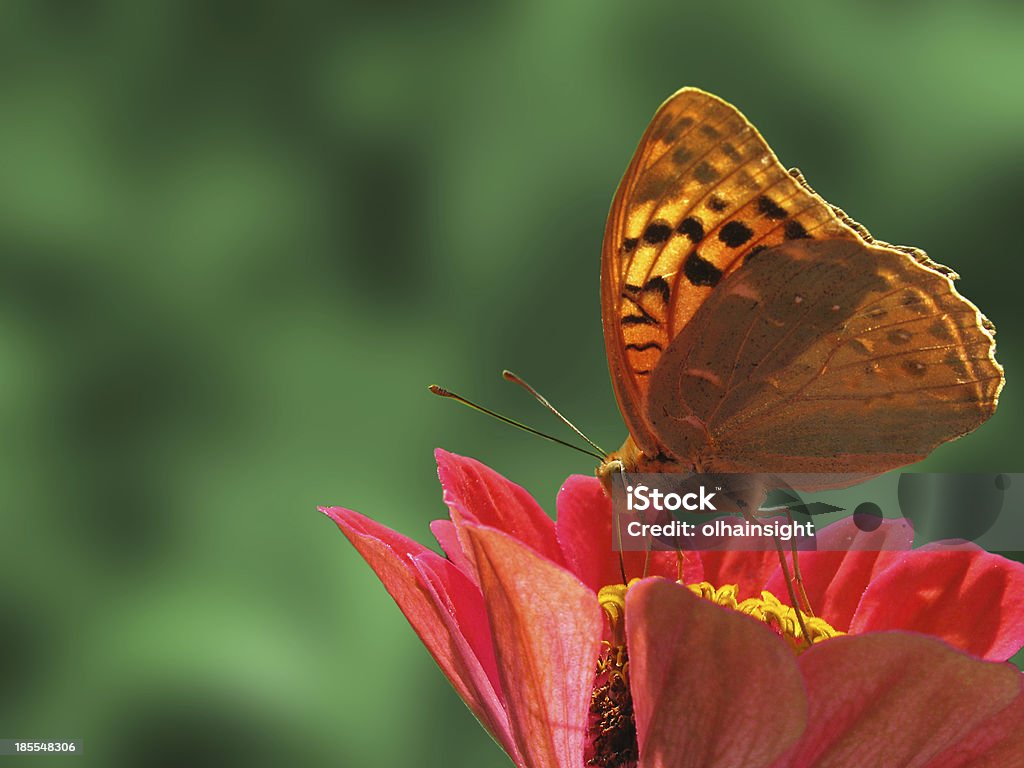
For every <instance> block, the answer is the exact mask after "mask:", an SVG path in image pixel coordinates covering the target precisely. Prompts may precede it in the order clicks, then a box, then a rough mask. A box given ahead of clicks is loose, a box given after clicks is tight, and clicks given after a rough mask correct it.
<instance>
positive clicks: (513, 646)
mask: <svg viewBox="0 0 1024 768" xmlns="http://www.w3.org/2000/svg"><path fill="white" fill-rule="evenodd" d="M465 531H466V533H467V535H468V538H469V539H470V540H471V541H472V543H473V545H474V547H475V552H476V562H477V567H478V568H479V571H480V583H481V585H482V586H483V592H484V596H485V600H486V604H487V611H488V614H489V616H490V623H491V628H492V631H493V633H494V634H493V636H494V650H495V655H496V657H497V660H498V674H499V676H500V678H501V681H502V688H503V689H504V691H505V704H506V708H507V710H508V713H509V719H510V720H511V723H512V732H513V734H514V735H515V740H516V743H517V744H518V746H519V750H520V752H521V753H522V755H523V757H524V758H525V760H526V764H527V765H529V766H530V768H563V767H564V766H582V765H583V750H584V743H585V738H586V725H587V713H588V708H589V703H590V692H591V690H592V689H593V684H594V673H595V669H596V664H597V655H598V648H599V645H600V639H601V632H602V630H603V625H604V619H603V615H602V612H601V609H600V608H599V607H598V604H597V597H596V596H595V595H594V593H593V592H592V591H591V590H590V589H588V588H587V587H586V586H584V585H583V584H581V583H580V582H579V580H578V579H576V577H575V576H573V575H572V574H571V573H569V572H568V571H566V570H565V569H564V568H561V567H559V566H556V565H554V564H553V563H552V562H550V561H549V560H546V559H544V558H543V557H541V556H540V555H538V554H537V553H536V552H535V551H534V550H532V549H530V548H529V547H526V546H524V545H523V544H522V543H520V542H519V541H517V540H516V539H514V538H512V537H510V536H508V535H506V534H505V533H502V532H501V531H497V530H494V529H493V528H484V527H478V526H466V528H465Z"/></svg>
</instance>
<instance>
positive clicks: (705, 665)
mask: <svg viewBox="0 0 1024 768" xmlns="http://www.w3.org/2000/svg"><path fill="white" fill-rule="evenodd" d="M626 633H627V638H628V640H627V642H628V647H629V669H630V679H631V683H630V686H631V688H632V692H633V704H634V708H635V711H636V725H637V738H638V742H639V746H640V766H641V768H704V767H705V766H743V768H759V766H767V765H770V764H771V763H772V761H773V760H774V759H775V758H776V757H777V756H778V755H779V754H780V753H782V752H783V751H784V750H786V749H787V748H788V747H789V746H790V745H791V744H793V743H794V742H795V741H796V740H797V739H798V738H799V736H800V733H801V732H802V731H803V729H804V725H805V722H806V716H807V702H806V699H805V697H804V692H803V685H802V683H801V681H800V674H799V672H798V670H797V665H796V658H795V657H794V656H793V653H792V652H791V651H790V650H789V648H788V647H787V645H786V644H785V643H784V642H782V641H780V640H779V638H778V637H777V636H776V635H775V634H773V633H772V632H771V630H769V629H768V628H767V627H765V626H764V625H761V624H759V623H758V622H756V621H754V620H753V619H751V618H750V617H748V616H743V615H741V614H739V613H736V612H734V611H730V610H728V609H725V608H721V607H719V606H717V605H714V604H712V603H710V602H707V601H705V600H701V599H700V598H698V597H696V596H694V595H693V594H692V593H690V591H689V590H687V589H686V588H685V587H683V586H680V585H678V584H674V583H672V582H669V581H666V580H663V579H648V580H645V581H642V582H640V583H639V584H637V585H636V586H634V587H632V588H631V589H630V590H629V592H628V593H627V595H626Z"/></svg>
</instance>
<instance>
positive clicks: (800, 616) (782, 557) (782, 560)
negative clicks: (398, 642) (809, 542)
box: [772, 534, 810, 644]
mask: <svg viewBox="0 0 1024 768" xmlns="http://www.w3.org/2000/svg"><path fill="white" fill-rule="evenodd" d="M772 539H773V540H774V541H775V551H776V552H778V553H779V565H781V566H782V578H784V579H785V580H786V590H787V591H788V592H789V599H790V601H791V602H792V604H793V607H794V608H795V609H796V621H797V624H799V625H800V632H801V633H802V635H803V638H804V641H805V642H806V643H808V644H810V639H809V638H810V634H809V633H808V632H807V625H806V624H804V612H803V610H801V608H800V603H799V601H798V600H797V597H796V590H795V589H794V588H793V579H792V577H791V576H790V573H789V565H788V564H787V563H786V553H785V551H784V550H783V548H782V541H781V540H780V539H779V537H778V535H777V534H772ZM794 554H795V553H794Z"/></svg>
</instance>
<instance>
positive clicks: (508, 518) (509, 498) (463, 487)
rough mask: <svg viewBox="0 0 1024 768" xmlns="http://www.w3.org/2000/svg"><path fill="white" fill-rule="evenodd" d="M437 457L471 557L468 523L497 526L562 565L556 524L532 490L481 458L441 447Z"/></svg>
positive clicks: (446, 499)
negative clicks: (496, 470)
mask: <svg viewBox="0 0 1024 768" xmlns="http://www.w3.org/2000/svg"><path fill="white" fill-rule="evenodd" d="M434 457H435V458H436V459H437V476H438V477H439V478H440V480H441V487H442V488H443V489H444V503H445V504H447V505H448V509H449V510H450V511H451V515H452V522H453V523H455V526H456V528H457V529H458V533H459V540H460V541H461V542H462V549H463V551H464V552H465V553H466V555H467V557H469V559H470V560H472V559H473V548H472V547H471V546H470V545H469V543H468V540H467V539H466V536H465V532H464V530H463V526H465V525H466V524H471V525H485V526H488V527H490V528H497V529H498V530H499V531H504V532H505V533H507V534H508V535H509V536H511V537H512V538H514V539H517V540H519V541H521V542H523V543H524V544H526V545H527V546H528V547H531V548H533V549H534V550H535V551H536V552H537V553H538V554H540V555H541V556H542V557H545V558H547V559H548V560H551V561H553V562H555V563H558V564H559V565H561V564H562V551H561V549H559V547H558V541H557V540H556V538H555V524H554V522H553V521H552V520H551V518H550V517H548V516H547V514H545V512H544V510H543V509H541V508H540V506H539V505H538V504H537V502H536V501H534V500H533V497H532V496H531V495H530V494H529V493H527V492H526V491H525V490H524V489H523V488H521V487H519V486H518V485H516V484H515V483H513V482H511V481H509V480H506V479H505V478H504V477H502V476H501V475H499V474H498V473H497V472H495V471H494V470H493V469H491V468H490V467H488V466H485V465H484V464H481V463H480V462H479V461H474V460H473V459H468V458H465V457H463V456H456V455H455V454H454V453H448V452H447V451H442V450H441V449H440V448H438V449H437V450H436V451H434Z"/></svg>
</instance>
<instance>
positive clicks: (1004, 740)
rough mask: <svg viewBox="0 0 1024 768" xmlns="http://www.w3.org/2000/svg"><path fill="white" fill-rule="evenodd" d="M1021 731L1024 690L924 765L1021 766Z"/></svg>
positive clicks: (946, 767) (1023, 755)
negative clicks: (1003, 707)
mask: <svg viewBox="0 0 1024 768" xmlns="http://www.w3.org/2000/svg"><path fill="white" fill-rule="evenodd" d="M1022 731H1024V693H1022V694H1018V696H1017V698H1016V700H1015V701H1014V702H1013V704H1011V705H1010V706H1008V707H1007V708H1006V709H1004V710H1002V711H1001V712H999V713H998V714H996V715H994V716H993V717H990V718H989V719H988V720H986V721H985V722H983V723H982V724H981V725H979V726H978V727H977V728H975V729H974V730H973V731H971V732H970V733H969V734H967V735H966V736H965V737H964V738H963V739H961V740H960V741H959V742H958V743H957V744H956V745H955V746H953V747H951V748H950V749H948V750H946V751H945V752H943V753H942V754H941V755H939V756H938V757H936V758H935V759H934V760H932V761H931V762H930V763H928V765H927V768H1022V767H1024V741H1022V740H1021V738H1020V734H1021V732H1022Z"/></svg>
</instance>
